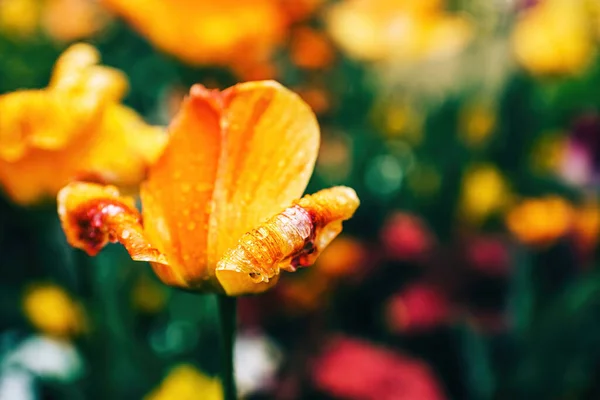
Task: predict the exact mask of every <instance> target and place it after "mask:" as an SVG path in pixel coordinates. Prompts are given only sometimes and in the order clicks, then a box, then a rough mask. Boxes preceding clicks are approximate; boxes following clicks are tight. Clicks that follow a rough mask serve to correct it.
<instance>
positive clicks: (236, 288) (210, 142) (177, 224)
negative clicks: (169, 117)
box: [58, 81, 359, 295]
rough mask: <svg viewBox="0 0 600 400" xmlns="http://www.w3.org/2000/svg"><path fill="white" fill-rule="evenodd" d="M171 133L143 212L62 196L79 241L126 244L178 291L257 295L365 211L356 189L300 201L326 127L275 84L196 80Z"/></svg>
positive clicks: (109, 193) (106, 193) (82, 195)
mask: <svg viewBox="0 0 600 400" xmlns="http://www.w3.org/2000/svg"><path fill="white" fill-rule="evenodd" d="M169 130H170V137H169V144H168V145H167V148H166V150H165V151H164V153H163V154H162V156H161V158H160V159H159V160H158V162H157V163H155V164H153V165H152V166H151V167H150V169H149V171H148V179H147V180H146V181H145V182H144V183H143V184H142V188H141V200H142V206H143V207H142V210H143V211H142V214H140V213H139V212H138V211H137V210H136V208H135V205H134V202H133V199H131V198H127V197H122V196H120V195H119V192H118V190H117V189H116V188H115V187H113V186H100V185H94V184H85V183H73V184H70V185H68V186H66V187H65V188H64V189H62V190H61V192H60V193H59V196H58V201H59V214H60V217H61V221H62V224H63V228H64V230H65V233H66V234H67V239H68V241H69V243H70V244H71V245H72V246H74V247H77V248H80V249H83V250H85V251H86V252H88V254H91V255H95V254H97V253H98V252H99V251H100V250H101V249H102V248H103V247H104V246H105V245H106V244H107V243H108V242H109V241H110V242H116V241H119V242H121V243H122V244H123V245H124V246H125V247H126V249H127V250H128V251H129V254H130V255H131V257H132V258H133V259H134V260H138V261H150V262H151V264H152V266H153V268H154V271H155V272H156V274H157V275H158V276H159V277H160V278H161V280H162V281H163V282H165V283H167V284H169V285H173V286H178V287H183V288H187V289H191V290H215V291H218V292H225V293H227V294H228V295H240V294H245V293H257V292H262V291H264V290H266V289H268V288H270V287H271V286H273V285H274V284H275V283H276V282H277V280H278V277H279V273H280V270H281V269H283V270H287V271H295V270H296V269H297V268H299V267H303V266H308V265H311V264H313V262H314V260H315V259H316V257H317V256H318V254H319V253H320V252H321V251H322V250H323V249H324V248H325V247H326V246H327V245H328V244H329V243H330V242H331V241H332V240H333V239H334V238H335V237H336V236H337V234H338V233H339V232H340V231H341V229H342V221H343V220H346V219H348V218H350V217H351V216H352V214H353V213H354V211H355V210H356V208H357V207H358V204H359V201H358V198H357V196H356V193H355V192H354V190H352V189H350V188H347V187H334V188H330V189H325V190H322V191H320V192H317V193H315V194H313V195H306V196H304V197H303V198H302V199H299V200H297V199H298V197H299V196H300V195H301V194H302V192H303V191H304V189H305V187H306V184H307V183H308V179H309V178H310V175H311V173H312V170H313V167H314V164H315V159H316V156H317V152H318V146H319V127H318V124H317V121H316V119H315V116H314V114H313V113H312V111H311V110H310V108H309V107H308V106H307V105H306V104H305V103H304V102H303V101H302V100H300V98H299V97H298V96H297V95H295V94H294V93H292V92H290V91H289V90H287V89H285V88H284V87H282V86H281V85H279V84H278V83H276V82H272V81H265V82H249V83H244V84H239V85H236V86H233V87H232V88H229V89H227V90H225V91H223V92H219V91H211V90H207V89H206V88H204V87H203V86H201V85H195V86H193V87H192V89H191V91H190V96H189V97H188V98H187V99H186V100H185V101H184V104H183V106H182V108H181V110H180V112H179V114H178V115H177V116H176V117H175V119H174V120H173V122H172V123H171V126H170V128H169ZM142 216H143V223H142Z"/></svg>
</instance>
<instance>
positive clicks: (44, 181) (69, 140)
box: [0, 44, 167, 204]
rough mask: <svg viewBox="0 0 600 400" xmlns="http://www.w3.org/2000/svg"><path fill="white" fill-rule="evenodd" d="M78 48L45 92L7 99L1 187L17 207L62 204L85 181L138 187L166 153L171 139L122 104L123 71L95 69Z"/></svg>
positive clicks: (86, 49) (0, 105)
mask: <svg viewBox="0 0 600 400" xmlns="http://www.w3.org/2000/svg"><path fill="white" fill-rule="evenodd" d="M98 59H99V54H98V52H97V51H96V49H94V48H93V47H91V46H89V45H86V44H76V45H73V46H71V47H70V48H69V49H67V50H66V51H65V52H64V53H63V55H62V56H61V57H60V58H59V59H58V61H57V63H56V65H55V68H54V72H53V74H52V78H51V80H50V84H49V85H48V87H47V88H45V89H40V90H21V91H16V92H12V93H8V94H4V95H1V96H0V186H1V187H2V188H3V189H4V192H5V193H6V194H7V195H8V196H9V197H10V198H11V199H12V200H13V201H15V202H17V203H20V204H32V203H35V202H38V201H40V200H43V199H44V198H55V196H56V194H57V192H58V190H59V189H60V188H61V187H63V186H64V185H66V184H67V183H68V182H69V181H71V180H73V179H78V178H85V179H93V180H100V181H103V182H104V181H106V182H111V183H115V184H117V185H120V186H127V187H130V186H134V185H136V184H137V183H139V181H140V180H141V179H142V178H143V177H144V174H145V170H146V168H147V166H148V165H149V164H150V163H151V162H152V161H154V160H155V159H156V158H157V157H158V156H159V155H160V153H161V151H162V149H163V147H164V145H165V143H166V139H167V137H166V134H165V133H164V131H163V129H162V128H157V127H151V126H148V125H146V124H145V123H144V122H143V121H142V119H141V118H140V117H139V116H138V115H137V114H136V113H135V112H134V111H133V110H131V109H129V108H127V107H125V106H123V105H120V104H119V103H118V102H119V100H120V99H121V98H122V97H123V95H124V93H125V91H126V88H127V79H126V77H125V76H124V75H123V74H122V73H121V72H120V71H118V70H115V69H112V68H108V67H104V66H100V65H96V63H97V62H98Z"/></svg>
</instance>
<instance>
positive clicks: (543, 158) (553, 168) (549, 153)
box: [531, 133, 567, 174]
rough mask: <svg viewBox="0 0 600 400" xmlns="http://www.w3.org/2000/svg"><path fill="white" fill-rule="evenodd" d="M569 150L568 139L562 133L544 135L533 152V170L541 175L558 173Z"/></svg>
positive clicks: (535, 145)
mask: <svg viewBox="0 0 600 400" xmlns="http://www.w3.org/2000/svg"><path fill="white" fill-rule="evenodd" d="M566 148H567V139H566V137H565V136H564V135H562V134H561V133H547V134H544V135H542V136H541V137H540V138H539V139H538V140H537V142H536V143H535V144H534V147H533V150H532V151H531V168H532V170H533V171H535V172H537V173H541V174H548V173H556V172H558V170H559V168H560V167H561V163H562V162H563V160H564V157H565V151H566Z"/></svg>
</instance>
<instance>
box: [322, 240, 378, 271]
mask: <svg viewBox="0 0 600 400" xmlns="http://www.w3.org/2000/svg"><path fill="white" fill-rule="evenodd" d="M366 259H367V252H366V249H365V247H364V245H363V244H362V243H361V242H360V241H358V240H357V239H353V238H351V237H348V236H344V237H340V238H338V239H337V240H336V241H334V242H333V243H331V245H329V247H327V248H326V249H325V250H324V251H323V253H322V254H321V256H320V257H319V259H318V261H317V263H316V265H317V268H318V270H319V272H320V273H322V274H324V275H327V276H328V277H330V278H342V277H344V276H348V275H355V274H357V273H358V270H359V269H360V268H361V267H363V266H364V263H365V261H366Z"/></svg>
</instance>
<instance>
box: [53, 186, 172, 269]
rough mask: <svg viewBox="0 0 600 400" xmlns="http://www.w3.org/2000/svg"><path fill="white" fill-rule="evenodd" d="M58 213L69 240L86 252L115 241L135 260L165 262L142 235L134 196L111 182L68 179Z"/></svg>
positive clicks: (59, 195) (62, 190) (60, 195)
mask: <svg viewBox="0 0 600 400" xmlns="http://www.w3.org/2000/svg"><path fill="white" fill-rule="evenodd" d="M58 215H59V217H60V221H61V224H62V227H63V230H64V231H65V234H66V235H67V241H68V242H69V244H70V245H71V246H73V247H76V248H78V249H82V250H84V251H85V252H87V253H88V254H89V255H96V254H97V253H98V252H99V251H100V250H101V249H102V248H103V247H104V246H106V245H107V244H108V243H109V242H113V243H114V242H117V241H118V242H120V243H121V244H123V246H125V248H126V249H127V251H128V252H129V254H130V255H131V258H132V259H134V260H137V261H152V262H158V263H166V262H167V260H166V258H165V256H164V255H163V254H161V253H160V251H158V250H157V249H156V248H155V247H154V246H153V245H152V244H151V243H150V242H149V241H148V240H147V239H146V237H145V236H144V232H143V229H142V225H141V216H140V214H139V212H138V211H137V210H136V208H135V203H134V201H133V199H132V198H130V197H123V196H120V195H119V190H118V189H117V188H116V187H114V186H102V185H97V184H93V183H81V182H73V183H70V184H69V185H67V186H65V187H64V188H63V189H61V191H60V192H59V193H58Z"/></svg>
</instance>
